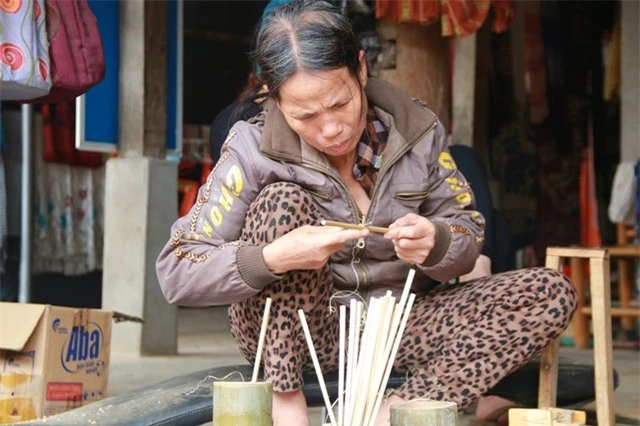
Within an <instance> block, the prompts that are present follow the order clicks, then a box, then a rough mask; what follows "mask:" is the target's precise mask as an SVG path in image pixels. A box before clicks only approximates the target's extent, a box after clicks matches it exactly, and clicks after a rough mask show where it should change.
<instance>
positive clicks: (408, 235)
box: [384, 213, 436, 265]
mask: <svg viewBox="0 0 640 426" xmlns="http://www.w3.org/2000/svg"><path fill="white" fill-rule="evenodd" d="M384 237H385V238H386V239H388V240H391V241H392V242H393V246H394V247H395V250H396V254H397V255H398V258H400V259H402V260H404V261H405V262H407V263H410V264H412V265H421V264H422V263H424V261H425V259H426V258H427V256H429V253H431V249H433V246H434V244H435V239H436V227H435V226H434V225H433V223H431V221H430V220H429V219H427V218H426V217H422V216H419V215H417V214H415V213H409V214H407V215H406V216H403V217H401V218H400V219H398V220H396V221H395V222H393V223H392V224H391V225H389V232H387V233H386V234H384Z"/></svg>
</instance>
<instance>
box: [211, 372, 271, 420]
mask: <svg viewBox="0 0 640 426" xmlns="http://www.w3.org/2000/svg"><path fill="white" fill-rule="evenodd" d="M272 401H273V384H272V383H271V382H214V383H213V424H214V426H271V424H272V419H271V404H272Z"/></svg>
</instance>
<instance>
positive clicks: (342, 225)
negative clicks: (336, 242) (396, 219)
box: [320, 219, 389, 234]
mask: <svg viewBox="0 0 640 426" xmlns="http://www.w3.org/2000/svg"><path fill="white" fill-rule="evenodd" d="M320 224H321V225H324V226H339V227H340V228H344V229H357V230H360V229H368V230H369V231H370V232H375V233H376V234H386V233H387V232H389V228H384V227H382V226H372V225H361V224H353V223H346V222H336V221H334V220H325V219H322V221H321V222H320Z"/></svg>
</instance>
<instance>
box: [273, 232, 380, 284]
mask: <svg viewBox="0 0 640 426" xmlns="http://www.w3.org/2000/svg"><path fill="white" fill-rule="evenodd" d="M368 235H369V231H368V230H366V229H363V230H354V229H342V228H340V227H337V226H312V225H305V226H302V227H300V228H296V229H294V230H293V231H291V232H289V233H287V234H285V235H283V236H282V237H280V238H278V239H276V240H275V241H273V242H272V243H270V244H268V245H266V246H265V247H264V249H262V256H263V257H264V263H265V264H266V265H267V268H269V270H270V271H271V272H273V273H274V274H282V273H285V272H287V271H292V270H295V269H320V268H321V267H323V266H324V265H325V263H327V261H328V260H329V258H330V257H331V255H332V254H333V253H335V252H337V251H338V250H340V249H341V248H342V246H344V244H345V243H346V242H347V241H351V240H357V239H360V238H365V237H367V236H368Z"/></svg>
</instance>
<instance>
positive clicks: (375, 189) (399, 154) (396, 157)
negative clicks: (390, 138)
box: [362, 121, 438, 225]
mask: <svg viewBox="0 0 640 426" xmlns="http://www.w3.org/2000/svg"><path fill="white" fill-rule="evenodd" d="M437 125H438V122H437V121H434V122H433V124H432V125H431V127H429V128H428V129H427V130H426V131H425V132H424V133H423V134H421V135H420V136H419V137H418V138H416V140H415V141H414V142H413V143H411V144H407V146H406V149H403V150H399V151H398V152H396V154H395V155H394V156H393V157H392V158H391V160H389V162H388V163H387V165H386V166H385V168H384V169H383V170H380V174H379V175H378V178H377V179H376V183H375V185H374V186H373V193H372V194H371V200H372V201H373V200H375V199H376V195H377V194H378V188H379V187H380V185H379V184H380V180H381V179H382V177H383V176H384V175H385V174H386V173H387V171H389V169H390V168H391V166H393V165H394V164H395V163H396V162H397V161H398V160H399V159H400V158H401V157H402V156H403V155H404V154H405V153H406V152H407V151H409V150H410V149H411V148H413V146H414V145H415V144H416V143H417V142H418V141H421V140H422V139H423V138H424V137H425V136H427V135H428V134H429V132H431V131H432V130H433V129H435V128H436V126H437ZM369 213H371V209H369V211H368V212H367V214H366V215H365V216H366V217H364V218H362V224H363V225H364V224H365V222H366V219H367V218H368V217H369Z"/></svg>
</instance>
